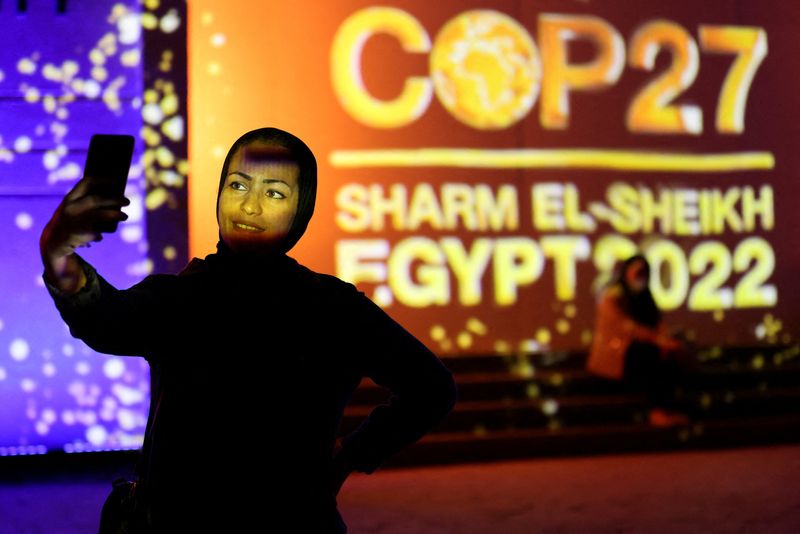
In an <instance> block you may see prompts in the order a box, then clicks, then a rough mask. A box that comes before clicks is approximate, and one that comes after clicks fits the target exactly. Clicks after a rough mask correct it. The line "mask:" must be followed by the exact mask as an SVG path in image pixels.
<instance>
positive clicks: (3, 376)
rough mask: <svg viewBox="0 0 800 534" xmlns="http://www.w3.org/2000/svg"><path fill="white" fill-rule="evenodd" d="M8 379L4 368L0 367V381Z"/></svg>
mask: <svg viewBox="0 0 800 534" xmlns="http://www.w3.org/2000/svg"><path fill="white" fill-rule="evenodd" d="M6 378H8V373H6V370H5V368H3V367H0V380H5V379H6Z"/></svg>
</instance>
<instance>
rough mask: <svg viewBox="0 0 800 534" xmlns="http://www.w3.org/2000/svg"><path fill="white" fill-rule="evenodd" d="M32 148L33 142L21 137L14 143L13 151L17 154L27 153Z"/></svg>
mask: <svg viewBox="0 0 800 534" xmlns="http://www.w3.org/2000/svg"><path fill="white" fill-rule="evenodd" d="M32 146H33V141H31V138H30V137H28V136H27V135H21V136H19V137H17V139H16V140H15V141H14V150H16V151H17V152H27V151H28V150H30V149H31V147H32Z"/></svg>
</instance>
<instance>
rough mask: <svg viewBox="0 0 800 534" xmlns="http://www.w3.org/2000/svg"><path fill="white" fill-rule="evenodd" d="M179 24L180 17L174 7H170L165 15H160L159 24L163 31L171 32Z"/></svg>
mask: <svg viewBox="0 0 800 534" xmlns="http://www.w3.org/2000/svg"><path fill="white" fill-rule="evenodd" d="M180 25H181V19H180V17H179V16H178V12H177V11H176V10H175V9H170V10H169V11H168V12H167V14H166V15H164V16H163V17H161V22H160V24H159V26H160V27H161V31H162V32H164V33H172V32H174V31H175V30H177V29H178V28H179V27H180Z"/></svg>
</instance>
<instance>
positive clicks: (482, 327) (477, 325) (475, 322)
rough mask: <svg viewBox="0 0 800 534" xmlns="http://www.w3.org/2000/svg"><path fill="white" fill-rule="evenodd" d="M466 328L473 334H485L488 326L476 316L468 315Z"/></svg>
mask: <svg viewBox="0 0 800 534" xmlns="http://www.w3.org/2000/svg"><path fill="white" fill-rule="evenodd" d="M467 330H469V331H470V332H472V333H473V334H478V335H479V336H485V335H486V334H487V333H488V332H489V328H488V327H487V326H486V323H484V322H483V321H481V320H480V319H478V318H477V317H470V318H469V319H467Z"/></svg>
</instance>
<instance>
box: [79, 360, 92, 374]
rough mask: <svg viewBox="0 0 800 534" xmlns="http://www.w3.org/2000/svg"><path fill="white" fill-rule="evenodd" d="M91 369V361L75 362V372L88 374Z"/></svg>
mask: <svg viewBox="0 0 800 534" xmlns="http://www.w3.org/2000/svg"><path fill="white" fill-rule="evenodd" d="M91 370H92V366H91V365H89V362H78V363H76V364H75V372H76V373H78V374H79V375H88V374H89V372H90V371H91Z"/></svg>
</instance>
